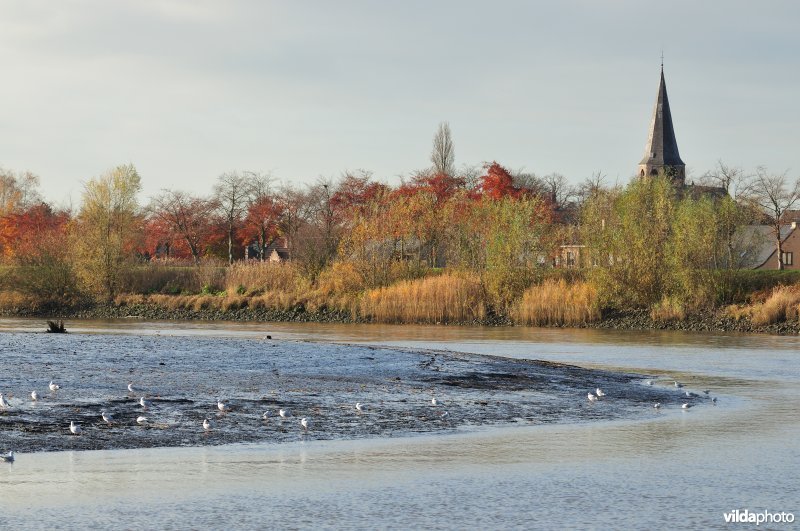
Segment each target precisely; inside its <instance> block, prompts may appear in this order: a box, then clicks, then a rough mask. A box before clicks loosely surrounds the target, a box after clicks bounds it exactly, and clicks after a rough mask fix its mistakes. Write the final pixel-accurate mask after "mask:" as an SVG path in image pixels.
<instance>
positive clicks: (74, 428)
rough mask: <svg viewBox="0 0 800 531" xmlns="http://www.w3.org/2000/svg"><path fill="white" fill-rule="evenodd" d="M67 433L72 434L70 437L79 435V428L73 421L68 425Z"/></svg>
mask: <svg viewBox="0 0 800 531" xmlns="http://www.w3.org/2000/svg"><path fill="white" fill-rule="evenodd" d="M69 431H70V432H72V435H80V434H81V427H80V426H78V425H77V424H75V421H74V420H71V421H70V423H69Z"/></svg>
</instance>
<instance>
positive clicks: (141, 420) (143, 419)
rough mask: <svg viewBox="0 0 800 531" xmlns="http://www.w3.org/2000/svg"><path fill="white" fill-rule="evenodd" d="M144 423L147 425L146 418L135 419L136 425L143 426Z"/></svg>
mask: <svg viewBox="0 0 800 531" xmlns="http://www.w3.org/2000/svg"><path fill="white" fill-rule="evenodd" d="M145 423H147V417H145V416H143V415H142V416H139V417H136V424H145Z"/></svg>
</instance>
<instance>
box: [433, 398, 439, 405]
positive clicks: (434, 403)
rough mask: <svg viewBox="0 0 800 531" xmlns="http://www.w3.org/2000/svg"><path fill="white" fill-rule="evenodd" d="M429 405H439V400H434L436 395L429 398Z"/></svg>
mask: <svg viewBox="0 0 800 531" xmlns="http://www.w3.org/2000/svg"><path fill="white" fill-rule="evenodd" d="M431 405H432V406H438V405H439V401H438V400H436V397H433V398H431Z"/></svg>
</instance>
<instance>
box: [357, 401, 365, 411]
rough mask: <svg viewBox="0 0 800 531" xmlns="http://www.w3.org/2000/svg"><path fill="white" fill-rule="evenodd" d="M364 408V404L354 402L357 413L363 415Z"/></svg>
mask: <svg viewBox="0 0 800 531" xmlns="http://www.w3.org/2000/svg"><path fill="white" fill-rule="evenodd" d="M365 408H366V406H365V405H364V404H362V403H361V402H356V409H357V410H358V412H359V413H363V412H364V409H365Z"/></svg>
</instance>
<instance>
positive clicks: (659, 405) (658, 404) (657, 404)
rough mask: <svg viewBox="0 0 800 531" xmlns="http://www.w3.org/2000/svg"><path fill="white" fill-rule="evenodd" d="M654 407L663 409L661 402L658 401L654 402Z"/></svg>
mask: <svg viewBox="0 0 800 531" xmlns="http://www.w3.org/2000/svg"><path fill="white" fill-rule="evenodd" d="M653 407H654V408H656V409H661V402H656V403H655V404H653Z"/></svg>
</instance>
